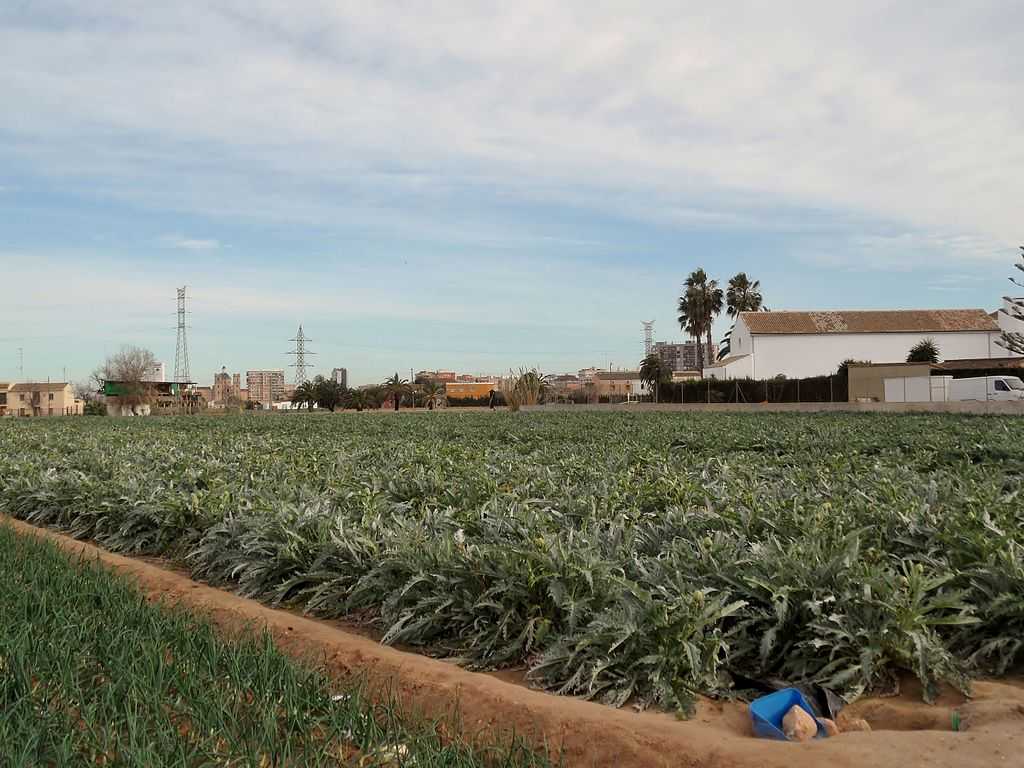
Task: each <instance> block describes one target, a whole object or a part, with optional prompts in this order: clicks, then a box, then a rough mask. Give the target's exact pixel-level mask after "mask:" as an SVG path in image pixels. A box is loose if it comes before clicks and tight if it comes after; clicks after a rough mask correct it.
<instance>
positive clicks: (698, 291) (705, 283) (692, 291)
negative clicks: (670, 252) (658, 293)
mask: <svg viewBox="0 0 1024 768" xmlns="http://www.w3.org/2000/svg"><path fill="white" fill-rule="evenodd" d="M683 289H684V290H683V295H682V296H680V297H679V326H680V327H681V328H682V329H683V330H684V331H686V332H687V333H689V334H690V335H691V336H693V338H694V340H695V341H696V342H697V343H698V344H700V340H701V338H703V337H705V336H706V337H707V342H708V346H707V355H706V357H707V362H708V363H710V362H711V361H712V358H713V355H712V348H713V347H714V342H713V341H712V340H711V325H712V323H714V320H715V317H716V316H717V315H719V314H721V312H722V289H721V288H719V287H718V281H717V280H710V279H708V276H707V274H706V273H705V272H704V270H703V269H697V270H694V271H693V272H691V273H690V275H689V277H687V278H686V282H685V283H683ZM703 375H704V365H703V364H702V365H701V376H703Z"/></svg>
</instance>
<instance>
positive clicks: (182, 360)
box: [174, 285, 191, 385]
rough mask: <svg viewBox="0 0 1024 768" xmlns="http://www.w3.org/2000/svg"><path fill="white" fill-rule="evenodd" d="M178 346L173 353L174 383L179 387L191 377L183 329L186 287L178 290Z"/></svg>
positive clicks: (186, 298)
mask: <svg viewBox="0 0 1024 768" xmlns="http://www.w3.org/2000/svg"><path fill="white" fill-rule="evenodd" d="M177 290H178V344H177V348H176V349H175V352H174V381H175V382H176V383H177V384H179V385H187V384H188V383H189V379H190V378H191V376H190V375H189V370H188V335H187V331H186V328H185V315H187V314H188V309H187V307H186V301H187V300H188V295H187V291H188V286H187V285H186V286H184V287H182V288H178V289H177Z"/></svg>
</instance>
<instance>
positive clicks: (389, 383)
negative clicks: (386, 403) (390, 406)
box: [384, 371, 409, 411]
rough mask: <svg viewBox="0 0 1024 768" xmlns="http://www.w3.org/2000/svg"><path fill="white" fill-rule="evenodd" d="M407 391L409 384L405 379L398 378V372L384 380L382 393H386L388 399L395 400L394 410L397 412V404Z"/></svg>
mask: <svg viewBox="0 0 1024 768" xmlns="http://www.w3.org/2000/svg"><path fill="white" fill-rule="evenodd" d="M408 390H409V382H408V381H407V380H406V379H402V378H399V376H398V372H397V371H396V372H395V375H394V376H392V377H391V378H388V379H385V380H384V391H385V392H387V396H388V397H393V398H394V399H395V410H396V411H397V410H398V404H399V403H400V402H401V400H402V395H404V394H405V393H406V392H407V391H408Z"/></svg>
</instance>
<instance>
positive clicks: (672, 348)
mask: <svg viewBox="0 0 1024 768" xmlns="http://www.w3.org/2000/svg"><path fill="white" fill-rule="evenodd" d="M651 351H652V352H653V353H654V354H656V355H657V356H658V357H660V358H661V360H662V362H663V363H665V365H666V366H668V367H669V369H670V370H672V371H692V370H695V369H697V368H701V367H702V365H704V364H706V363H705V360H704V359H705V357H706V356H707V345H706V344H703V343H702V344H697V343H696V342H694V341H685V342H682V343H669V342H666V341H656V342H655V343H654V347H653V348H652V350H651ZM717 355H718V345H717V344H712V345H711V359H712V360H714V359H715V357H716V356H717Z"/></svg>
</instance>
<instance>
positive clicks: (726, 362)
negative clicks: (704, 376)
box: [704, 352, 750, 370]
mask: <svg viewBox="0 0 1024 768" xmlns="http://www.w3.org/2000/svg"><path fill="white" fill-rule="evenodd" d="M744 357H750V353H749V352H748V353H747V354H745V355H729V356H728V357H723V358H722V359H721V360H716V361H715V362H714V363H712V364H711V365H705V366H704V370H707V369H708V368H720V367H721V366H723V365H729V364H731V363H735V362H736V361H737V360H742V359H743V358H744Z"/></svg>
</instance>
